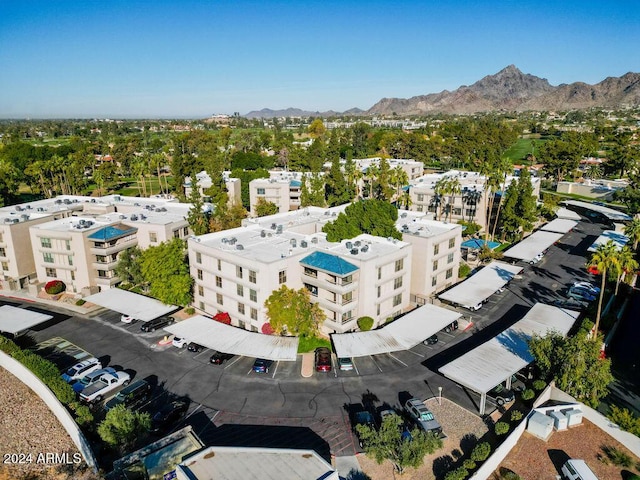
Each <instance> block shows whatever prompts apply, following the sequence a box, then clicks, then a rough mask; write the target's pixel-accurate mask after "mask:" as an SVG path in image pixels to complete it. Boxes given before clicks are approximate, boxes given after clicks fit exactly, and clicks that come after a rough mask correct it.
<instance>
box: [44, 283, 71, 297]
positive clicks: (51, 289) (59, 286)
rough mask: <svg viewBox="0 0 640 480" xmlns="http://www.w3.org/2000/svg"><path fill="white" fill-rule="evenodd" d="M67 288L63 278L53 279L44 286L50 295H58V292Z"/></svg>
mask: <svg viewBox="0 0 640 480" xmlns="http://www.w3.org/2000/svg"><path fill="white" fill-rule="evenodd" d="M66 289H67V286H66V285H65V284H64V282H63V281H62V280H51V281H50V282H47V283H46V284H45V286H44V291H45V292H47V293H48V294H49V295H57V294H58V293H62V292H64V291H65V290H66Z"/></svg>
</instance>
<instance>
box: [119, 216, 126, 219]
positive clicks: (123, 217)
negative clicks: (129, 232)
mask: <svg viewBox="0 0 640 480" xmlns="http://www.w3.org/2000/svg"><path fill="white" fill-rule="evenodd" d="M119 217H120V220H124V219H125V218H127V216H126V215H119Z"/></svg>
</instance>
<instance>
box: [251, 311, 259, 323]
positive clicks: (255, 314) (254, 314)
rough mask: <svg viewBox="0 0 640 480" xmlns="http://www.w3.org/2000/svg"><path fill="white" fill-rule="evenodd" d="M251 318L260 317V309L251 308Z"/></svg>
mask: <svg viewBox="0 0 640 480" xmlns="http://www.w3.org/2000/svg"><path fill="white" fill-rule="evenodd" d="M251 319H252V320H257V319H258V310H256V309H255V308H252V309H251Z"/></svg>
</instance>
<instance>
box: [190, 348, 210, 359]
mask: <svg viewBox="0 0 640 480" xmlns="http://www.w3.org/2000/svg"><path fill="white" fill-rule="evenodd" d="M208 350H209V349H208V348H205V349H204V350H202V351H201V352H200V353H196V354H195V356H194V357H193V358H196V357H199V356H200V355H202V354H203V353H207V351H208Z"/></svg>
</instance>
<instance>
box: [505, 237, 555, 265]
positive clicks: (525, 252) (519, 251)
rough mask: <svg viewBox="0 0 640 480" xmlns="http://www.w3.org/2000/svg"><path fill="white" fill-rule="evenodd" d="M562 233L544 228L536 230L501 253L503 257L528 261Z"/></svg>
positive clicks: (551, 243) (545, 248)
mask: <svg viewBox="0 0 640 480" xmlns="http://www.w3.org/2000/svg"><path fill="white" fill-rule="evenodd" d="M563 235H564V233H556V232H545V231H544V230H538V231H537V232H534V233H532V234H531V235H529V236H528V237H527V238H525V239H524V240H522V241H521V242H519V243H518V244H516V245H514V246H513V247H511V248H510V249H508V250H506V251H505V252H503V254H504V256H505V257H509V258H515V259H517V260H523V261H525V262H530V261H531V260H533V259H534V258H536V256H538V255H539V254H540V253H542V252H544V251H545V250H547V249H548V248H549V247H550V246H551V245H553V244H554V243H556V242H557V241H558V240H560V239H561V238H562V236H563Z"/></svg>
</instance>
